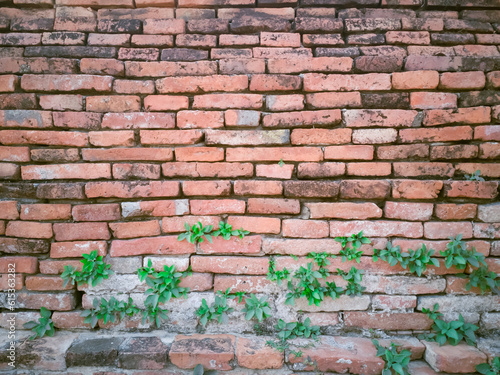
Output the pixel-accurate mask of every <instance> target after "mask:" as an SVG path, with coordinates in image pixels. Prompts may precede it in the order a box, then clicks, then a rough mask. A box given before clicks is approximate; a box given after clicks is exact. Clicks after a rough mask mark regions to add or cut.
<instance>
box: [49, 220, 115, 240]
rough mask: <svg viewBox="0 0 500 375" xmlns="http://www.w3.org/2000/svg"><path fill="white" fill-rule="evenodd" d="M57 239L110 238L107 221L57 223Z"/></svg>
mask: <svg viewBox="0 0 500 375" xmlns="http://www.w3.org/2000/svg"><path fill="white" fill-rule="evenodd" d="M54 233H55V238H56V241H73V240H109V238H110V235H109V231H108V226H107V224H106V223H74V224H70V223H67V224H66V223H55V224H54Z"/></svg>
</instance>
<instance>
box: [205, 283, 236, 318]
mask: <svg viewBox="0 0 500 375" xmlns="http://www.w3.org/2000/svg"><path fill="white" fill-rule="evenodd" d="M229 291H230V289H229V288H228V289H227V290H226V291H225V292H221V291H220V290H219V291H217V294H216V295H215V302H213V303H212V304H211V305H210V306H208V303H207V301H206V299H205V298H203V300H202V301H201V306H200V307H199V308H198V310H196V315H197V316H198V317H199V318H200V323H201V324H202V325H203V327H205V326H206V325H207V323H208V322H209V321H211V320H215V319H217V321H218V322H219V324H223V323H224V324H225V323H227V322H228V319H229V318H228V315H227V314H229V313H231V312H233V311H234V309H233V308H232V307H229V306H228V305H227V301H228V300H229V299H233V298H234V297H235V296H232V295H230V294H229Z"/></svg>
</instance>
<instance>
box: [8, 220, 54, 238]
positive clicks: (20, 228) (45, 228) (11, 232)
mask: <svg viewBox="0 0 500 375" xmlns="http://www.w3.org/2000/svg"><path fill="white" fill-rule="evenodd" d="M5 235H6V236H11V237H25V238H51V237H52V224H50V223H38V222H36V221H9V222H8V224H7V228H6V230H5Z"/></svg>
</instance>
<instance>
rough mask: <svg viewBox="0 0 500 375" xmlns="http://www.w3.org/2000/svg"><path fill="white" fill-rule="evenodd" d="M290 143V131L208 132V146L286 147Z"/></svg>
mask: <svg viewBox="0 0 500 375" xmlns="http://www.w3.org/2000/svg"><path fill="white" fill-rule="evenodd" d="M289 142H290V132H289V130H206V131H205V143H206V144H207V145H229V146H246V145H252V146H253V145H255V146H259V145H284V144H288V143H289Z"/></svg>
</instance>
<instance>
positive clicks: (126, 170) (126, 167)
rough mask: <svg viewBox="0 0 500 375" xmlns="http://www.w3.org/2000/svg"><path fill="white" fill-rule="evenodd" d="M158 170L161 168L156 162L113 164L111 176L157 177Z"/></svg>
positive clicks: (127, 177)
mask: <svg viewBox="0 0 500 375" xmlns="http://www.w3.org/2000/svg"><path fill="white" fill-rule="evenodd" d="M160 171H161V168H160V166H159V165H157V164H146V163H135V164H129V163H123V164H117V163H115V164H113V178H115V179H145V180H148V179H159V178H160Z"/></svg>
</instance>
